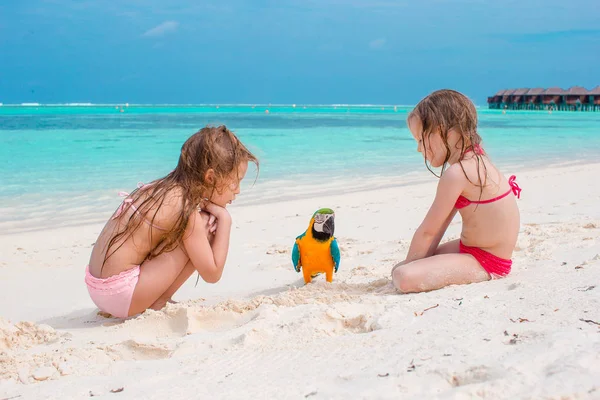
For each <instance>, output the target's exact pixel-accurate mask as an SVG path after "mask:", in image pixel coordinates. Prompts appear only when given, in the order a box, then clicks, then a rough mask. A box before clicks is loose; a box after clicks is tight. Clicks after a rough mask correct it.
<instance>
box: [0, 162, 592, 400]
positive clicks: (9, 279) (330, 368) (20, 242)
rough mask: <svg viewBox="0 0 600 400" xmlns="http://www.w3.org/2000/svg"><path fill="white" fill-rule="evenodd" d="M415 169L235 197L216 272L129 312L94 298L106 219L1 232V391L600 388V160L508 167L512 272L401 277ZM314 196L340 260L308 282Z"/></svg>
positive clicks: (129, 393) (291, 393)
mask: <svg viewBox="0 0 600 400" xmlns="http://www.w3.org/2000/svg"><path fill="white" fill-rule="evenodd" d="M422 177H425V178H427V180H428V182H427V183H426V184H414V185H410V186H400V184H402V183H403V182H402V181H400V180H399V181H398V182H392V183H397V184H398V186H397V187H391V188H384V189H378V190H376V191H368V190H366V191H360V192H354V193H350V194H346V195H327V196H324V197H314V198H310V199H302V200H295V201H286V202H280V203H275V204H266V205H252V206H243V205H241V203H242V202H243V199H242V200H241V202H240V204H238V205H235V206H234V207H232V214H233V217H234V223H235V229H234V233H233V238H232V246H231V248H232V250H231V253H230V257H229V261H228V264H227V266H226V271H225V273H224V275H223V279H222V280H221V282H219V283H218V284H216V285H208V284H206V283H204V282H200V283H199V284H198V286H197V287H194V281H195V279H192V280H190V281H189V282H187V283H186V285H185V286H184V287H183V288H182V290H181V291H180V293H178V294H177V295H176V297H175V299H176V300H179V301H182V303H180V304H177V305H169V306H168V307H167V309H166V310H164V311H161V312H154V311H150V312H146V313H145V314H143V315H141V316H139V317H137V318H133V319H130V320H128V321H125V322H121V321H119V320H115V319H107V318H104V317H101V316H99V315H97V309H96V308H95V307H94V305H93V303H92V302H91V300H90V299H89V297H88V295H87V290H86V288H85V285H84V283H83V274H84V268H85V265H86V263H87V260H88V257H89V252H90V249H91V244H92V243H93V242H94V241H95V239H96V235H97V234H98V232H99V230H100V229H101V225H98V224H95V225H91V226H79V227H66V228H58V229H47V230H43V231H36V232H27V233H17V234H11V235H9V234H5V235H3V236H0V255H1V256H0V399H2V398H6V397H8V398H10V397H12V396H21V397H18V398H19V399H28V398H35V399H40V398H89V397H90V395H94V396H100V395H104V396H108V398H161V399H162V398H172V399H179V398H298V399H304V398H310V399H313V398H314V399H321V398H322V399H325V398H393V399H397V398H415V399H421V398H452V399H463V398H465V399H466V398H490V399H501V398H502V399H503V398H506V399H521V398H535V399H585V398H600V326H598V325H597V324H595V323H593V322H585V321H584V320H589V321H596V322H600V186H599V185H598V180H599V179H600V164H594V165H579V166H565V167H560V168H558V167H557V168H548V169H545V170H538V171H530V172H526V173H520V174H519V175H518V182H519V184H520V185H521V186H522V187H523V195H522V199H521V200H520V201H519V205H520V208H521V212H522V230H521V235H520V239H519V244H518V251H517V252H516V253H515V258H514V259H515V265H514V267H513V273H512V274H511V275H510V277H508V278H506V279H503V280H497V281H491V282H485V283H480V284H474V285H468V286H454V287H449V288H446V289H443V290H439V291H435V292H431V293H424V294H415V295H397V294H395V293H394V291H393V290H391V289H390V286H389V272H390V269H391V267H392V265H393V264H394V262H396V261H398V260H401V259H403V256H404V254H405V252H406V250H407V248H408V245H409V243H410V239H411V236H412V232H413V231H414V229H415V228H416V227H417V226H418V224H419V222H420V221H421V219H422V217H423V215H424V214H425V212H426V211H427V208H428V206H429V204H430V201H431V199H432V195H433V193H434V191H435V182H436V181H435V178H433V177H431V178H429V177H428V176H427V175H425V174H424V175H422ZM319 207H332V208H334V209H335V211H336V236H337V237H338V240H339V242H340V247H341V250H342V265H341V267H340V272H339V273H338V274H337V275H336V276H335V277H334V283H333V284H331V285H330V284H326V283H325V282H324V279H323V278H322V277H319V278H318V279H317V281H316V283H313V284H311V285H308V286H304V285H303V282H302V279H301V275H299V274H296V273H295V272H294V271H293V269H292V266H291V262H290V248H291V245H292V243H293V239H294V237H295V236H296V235H298V234H299V233H301V232H302V231H303V230H304V229H305V226H306V224H307V223H308V219H309V217H310V215H311V214H312V212H314V211H315V210H316V209H317V208H319ZM459 228H460V225H459V223H458V221H455V222H454V223H453V224H452V226H451V227H450V229H449V232H448V235H447V238H451V239H453V238H457V237H458V236H457V235H458V233H459ZM434 306H436V307H435V308H431V307H434ZM428 308H431V309H428ZM426 309H428V310H427V311H424V310H426ZM9 321H10V322H9ZM19 321H32V322H19ZM120 388H123V391H122V392H119V393H118V394H111V392H110V391H111V390H118V389H120ZM117 396H118V397H117Z"/></svg>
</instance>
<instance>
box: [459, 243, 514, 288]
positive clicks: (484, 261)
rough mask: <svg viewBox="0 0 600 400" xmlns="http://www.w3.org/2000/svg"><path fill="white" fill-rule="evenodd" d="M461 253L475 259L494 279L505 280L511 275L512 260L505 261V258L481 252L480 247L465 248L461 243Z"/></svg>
mask: <svg viewBox="0 0 600 400" xmlns="http://www.w3.org/2000/svg"><path fill="white" fill-rule="evenodd" d="M459 251H460V252H461V253H466V254H470V255H472V256H473V257H475V259H476V260H477V261H478V262H479V264H480V265H481V266H482V267H483V269H485V270H486V271H487V273H488V274H490V276H491V277H492V279H497V278H504V277H505V276H506V275H508V274H509V273H510V269H511V267H512V260H505V259H504V258H500V257H496V256H495V255H493V254H491V253H488V252H487V251H485V250H481V249H480V248H479V247H469V246H465V245H464V244H463V243H462V242H460V250H459Z"/></svg>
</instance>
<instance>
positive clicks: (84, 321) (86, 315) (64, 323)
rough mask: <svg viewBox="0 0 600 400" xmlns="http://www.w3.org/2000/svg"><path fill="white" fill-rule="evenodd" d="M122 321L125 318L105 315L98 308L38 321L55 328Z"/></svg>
mask: <svg viewBox="0 0 600 400" xmlns="http://www.w3.org/2000/svg"><path fill="white" fill-rule="evenodd" d="M122 322H123V320H122V319H120V318H114V317H107V316H103V315H102V314H101V313H99V310H98V309H97V308H85V309H82V310H76V311H73V312H71V313H69V314H66V315H59V316H56V317H51V318H47V319H44V320H41V321H38V323H40V324H45V325H50V326H51V327H52V328H54V329H85V328H97V327H100V326H103V325H105V324H111V325H113V324H119V323H122Z"/></svg>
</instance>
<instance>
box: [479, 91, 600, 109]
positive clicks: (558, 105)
mask: <svg viewBox="0 0 600 400" xmlns="http://www.w3.org/2000/svg"><path fill="white" fill-rule="evenodd" d="M487 101H488V107H489V108H491V109H502V110H550V111H551V110H558V111H600V86H596V87H595V88H594V89H592V90H587V89H586V88H584V87H581V86H573V87H571V88H569V89H567V90H564V89H562V88H559V87H551V88H548V89H544V88H533V89H530V88H520V89H503V90H500V91H498V92H497V93H496V94H495V95H493V96H490V97H488V99H487Z"/></svg>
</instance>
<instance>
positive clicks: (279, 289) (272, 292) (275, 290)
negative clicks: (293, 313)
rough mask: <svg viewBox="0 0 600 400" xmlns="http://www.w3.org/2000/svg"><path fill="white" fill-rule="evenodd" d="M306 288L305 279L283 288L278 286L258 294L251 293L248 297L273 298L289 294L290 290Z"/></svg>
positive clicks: (260, 291)
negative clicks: (285, 293)
mask: <svg viewBox="0 0 600 400" xmlns="http://www.w3.org/2000/svg"><path fill="white" fill-rule="evenodd" d="M302 286H304V279H303V278H300V279H298V280H297V281H295V282H292V283H288V284H286V285H283V286H278V287H274V288H269V289H263V290H259V291H258V292H253V293H249V294H248V295H247V296H246V297H256V296H273V295H275V294H279V293H283V292H287V291H288V290H290V289H298V288H301V287H302Z"/></svg>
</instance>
